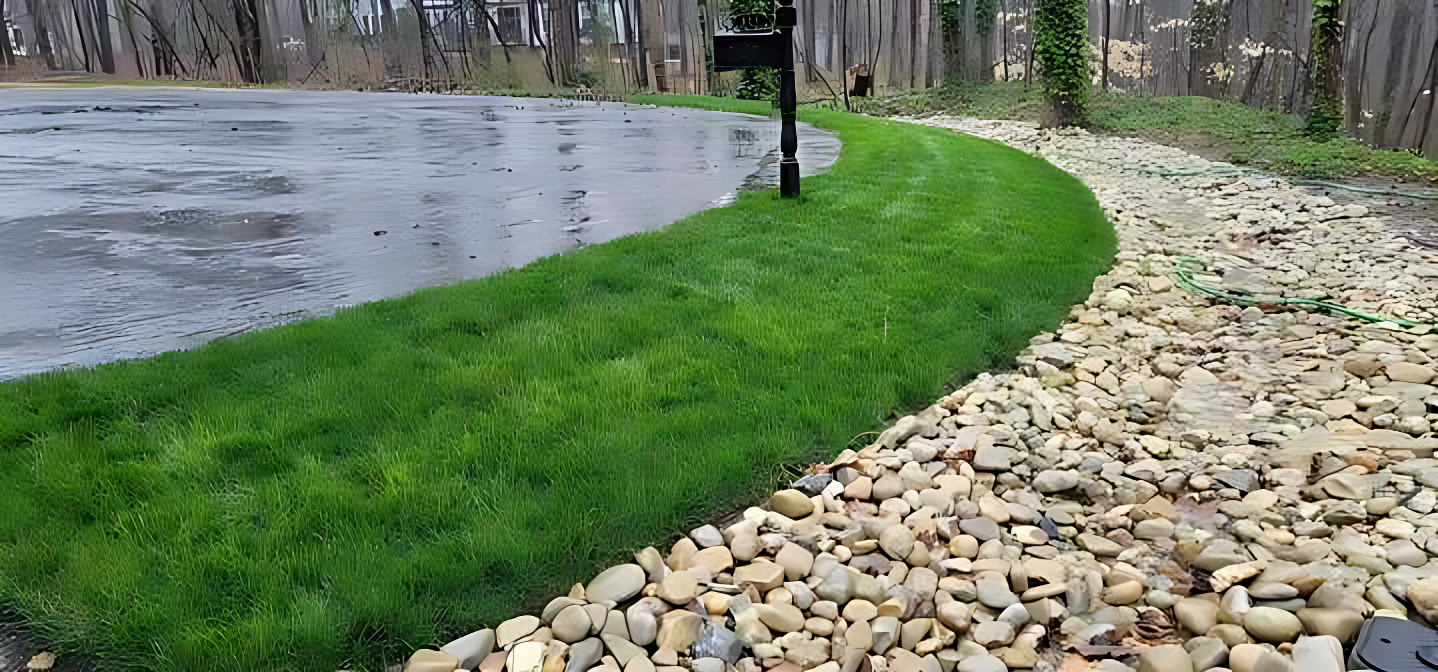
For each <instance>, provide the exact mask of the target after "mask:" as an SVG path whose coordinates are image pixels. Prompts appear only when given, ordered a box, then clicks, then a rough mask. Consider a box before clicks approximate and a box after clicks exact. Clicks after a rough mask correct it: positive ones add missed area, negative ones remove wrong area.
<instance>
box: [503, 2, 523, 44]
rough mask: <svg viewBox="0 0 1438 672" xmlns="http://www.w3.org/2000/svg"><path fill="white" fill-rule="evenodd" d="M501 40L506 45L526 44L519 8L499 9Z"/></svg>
mask: <svg viewBox="0 0 1438 672" xmlns="http://www.w3.org/2000/svg"><path fill="white" fill-rule="evenodd" d="M499 39H501V40H504V42H505V43H506V44H521V43H523V42H524V22H523V20H522V19H521V18H520V14H519V8H518V7H500V8H499Z"/></svg>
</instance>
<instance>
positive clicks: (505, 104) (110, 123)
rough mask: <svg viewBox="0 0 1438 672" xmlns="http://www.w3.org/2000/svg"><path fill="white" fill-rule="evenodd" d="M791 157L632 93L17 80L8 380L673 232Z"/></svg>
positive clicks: (7, 121) (815, 147) (2, 325)
mask: <svg viewBox="0 0 1438 672" xmlns="http://www.w3.org/2000/svg"><path fill="white" fill-rule="evenodd" d="M800 144H801V147H803V148H804V149H803V150H801V154H800V160H801V162H802V163H803V164H804V165H805V168H806V171H805V172H806V173H808V172H810V171H811V170H812V169H814V168H817V167H822V166H826V165H828V164H829V163H832V161H833V159H834V157H835V156H837V145H838V143H837V139H835V138H834V137H833V136H832V135H830V134H827V133H824V132H822V131H818V130H815V129H812V128H810V127H807V126H804V127H801V133H800ZM777 145H778V126H777V122H775V121H773V120H771V119H767V118H762V117H755V116H750V115H736V114H726V113H719V112H705V111H698V110H688V109H673V108H649V107H638V106H632V105H624V104H619V103H602V104H600V103H576V102H573V101H563V100H555V99H530V98H497V97H461V96H437V95H406V94H376V93H355V92H301V91H255V90H246V91H239V90H190V89H150V88H101V89H94V88H92V89H11V90H3V91H0V378H4V377H7V376H14V375H18V374H22V373H26V372H34V371H40V370H45V369H49V368H53V367H56V366H61V365H67V364H94V363H99V362H103V361H109V360H114V359H120V358H127V357H137V356H145V355H149V354H153V353H156V352H160V351H164V350H172V349H179V348H187V347H193V346H195V345H197V344H199V343H202V342H204V341H206V340H209V339H212V338H216V337H222V336H226V335H230V334H235V333H239V332H243V331H247V330H251V329H256V328H263V327H266V326H272V325H275V324H279V323H283V322H285V321H289V320H293V319H302V318H305V317H310V316H315V315H320V314H324V313H326V312H328V311H331V310H333V309H334V308H336V307H338V306H343V305H350V304H355V303H359V302H363V301H370V300H375V299H379V298H383V297H388V296H395V295H399V294H403V293H405V292H408V291H410V290H413V289H416V288H419V287H426V286H432V285H439V284H445V283H449V282H454V281H457V280H461V279H466V278H474V277H480V276H483V275H487V274H489V273H493V272H495V271H497V270H500V269H503V268H506V267H512V266H518V265H522V264H525V263H527V262H529V261H532V260H534V259H536V258H539V257H542V256H547V255H550V254H555V253H558V252H562V251H564V250H566V249H570V248H573V247H576V246H578V245H583V244H589V243H596V242H601V241H604V240H608V239H611V238H614V237H617V236H622V235H625V234H628V233H633V232H636V231H642V230H646V229H653V228H656V227H660V226H663V225H664V224H667V223H669V222H671V221H674V220H675V219H678V218H681V217H683V216H685V215H687V214H690V213H692V212H695V211H698V210H701V209H703V208H706V207H711V206H713V205H716V204H722V203H724V202H727V199H729V198H732V195H733V192H734V190H735V189H736V188H737V187H739V186H740V185H741V184H744V183H745V182H746V179H749V181H750V182H752V181H753V179H755V178H753V177H752V176H754V175H755V174H756V172H757V173H758V174H759V175H760V177H759V178H758V179H772V177H770V176H769V175H770V174H771V173H772V172H773V171H772V166H765V165H762V164H765V163H768V162H766V161H765V157H766V156H768V155H769V154H770V153H771V152H772V150H773V148H774V147H776V146H777ZM766 168H768V169H767V170H766Z"/></svg>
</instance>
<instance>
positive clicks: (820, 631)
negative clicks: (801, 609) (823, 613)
mask: <svg viewBox="0 0 1438 672" xmlns="http://www.w3.org/2000/svg"><path fill="white" fill-rule="evenodd" d="M804 631H805V632H808V633H811V634H813V635H815V636H818V637H828V636H829V635H832V634H834V622H833V621H831V620H829V619H827V618H819V617H817V616H816V617H813V618H809V619H805V621H804Z"/></svg>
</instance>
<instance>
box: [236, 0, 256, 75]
mask: <svg viewBox="0 0 1438 672" xmlns="http://www.w3.org/2000/svg"><path fill="white" fill-rule="evenodd" d="M231 2H232V3H233V4H234V8H235V28H236V29H237V30H238V31H239V36H238V38H237V40H238V42H239V43H238V44H236V45H235V46H236V50H237V53H238V55H239V56H238V57H239V62H238V63H235V66H236V67H238V68H239V69H240V79H242V80H244V81H245V82H247V83H250V84H258V83H259V82H260V69H259V56H260V14H259V12H258V11H257V9H256V7H255V0H231Z"/></svg>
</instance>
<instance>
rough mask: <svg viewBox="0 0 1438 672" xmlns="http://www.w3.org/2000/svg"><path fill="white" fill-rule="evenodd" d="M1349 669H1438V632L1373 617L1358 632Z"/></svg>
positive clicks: (1377, 671)
mask: <svg viewBox="0 0 1438 672" xmlns="http://www.w3.org/2000/svg"><path fill="white" fill-rule="evenodd" d="M1348 669H1350V670H1373V671H1374V672H1431V671H1432V670H1438V630H1432V629H1429V628H1425V627H1423V626H1421V625H1419V624H1417V623H1414V622H1413V621H1408V620H1404V619H1401V618H1370V619H1368V622H1366V623H1364V624H1363V629H1362V630H1360V631H1359V632H1358V643H1357V644H1354V645H1353V653H1352V654H1350V655H1349V656H1348Z"/></svg>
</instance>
